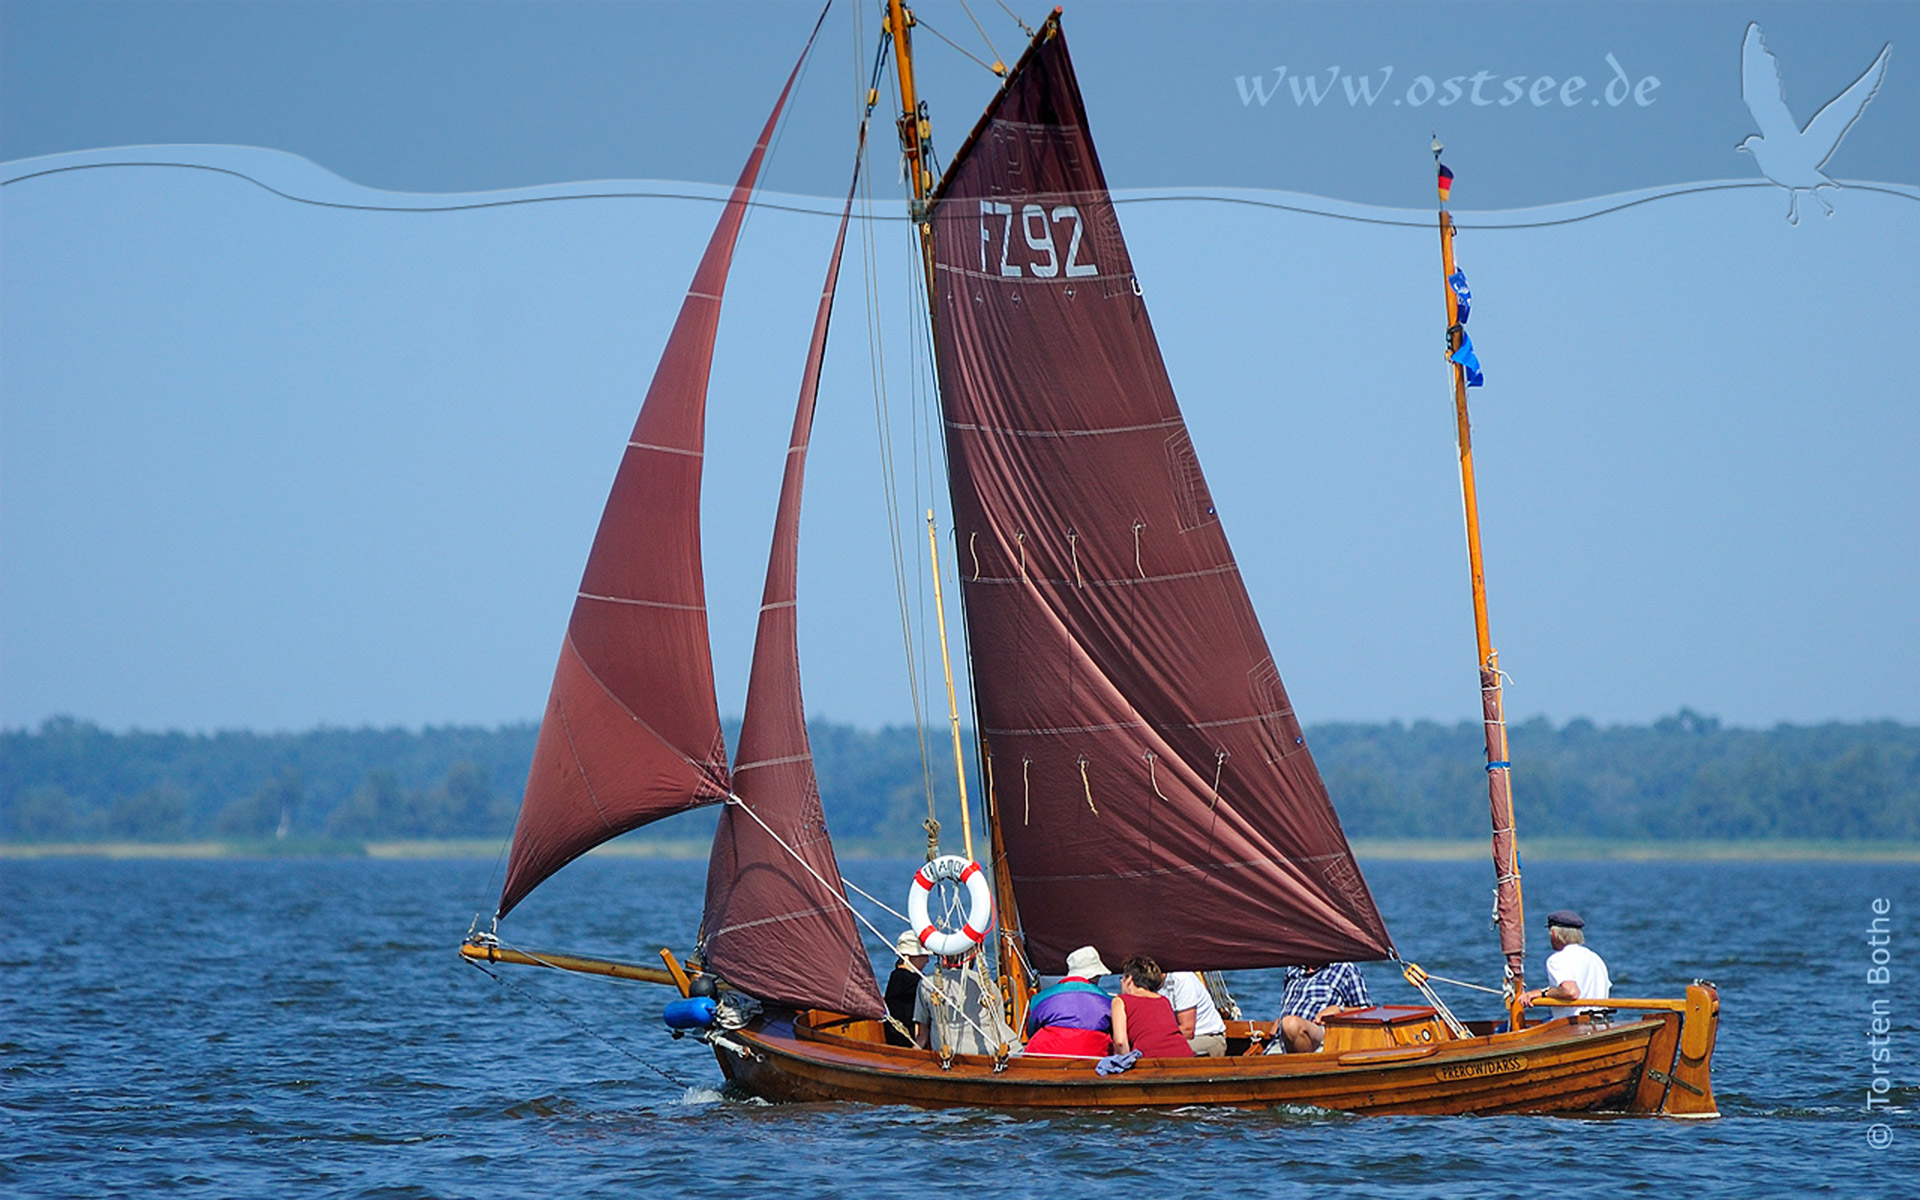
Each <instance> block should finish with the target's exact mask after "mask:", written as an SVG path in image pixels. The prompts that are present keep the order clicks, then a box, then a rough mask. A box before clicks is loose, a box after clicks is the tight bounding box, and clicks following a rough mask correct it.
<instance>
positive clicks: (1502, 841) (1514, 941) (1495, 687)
mask: <svg viewBox="0 0 1920 1200" xmlns="http://www.w3.org/2000/svg"><path fill="white" fill-rule="evenodd" d="M1441 149H1442V147H1441V145H1440V139H1439V137H1437V136H1436V137H1435V138H1434V139H1433V161H1434V166H1435V167H1436V168H1438V169H1439V170H1441V171H1445V168H1444V167H1442V166H1440V151H1441ZM1442 178H1443V181H1450V180H1451V178H1452V177H1451V175H1444V176H1443V177H1442ZM1453 232H1454V230H1453V214H1452V213H1450V212H1448V211H1447V198H1446V194H1445V193H1444V192H1443V193H1442V194H1441V197H1440V270H1441V291H1442V292H1443V293H1444V294H1445V297H1446V306H1447V308H1446V312H1447V356H1448V360H1449V361H1448V366H1450V367H1451V368H1452V372H1453V412H1454V423H1455V426H1456V428H1457V430H1458V434H1459V442H1460V496H1461V502H1462V507H1463V508H1464V510H1465V515H1466V525H1467V559H1468V564H1469V567H1470V570H1471V572H1472V576H1473V632H1474V637H1475V639H1476V642H1477V645H1478V648H1479V659H1478V664H1479V671H1480V700H1481V715H1482V719H1483V721H1484V723H1485V728H1486V745H1487V803H1488V807H1489V812H1490V815H1491V817H1492V823H1493V870H1494V879H1495V885H1494V894H1495V899H1494V906H1495V907H1494V912H1495V918H1496V920H1497V921H1498V923H1499V926H1500V952H1501V954H1502V955H1504V956H1505V958H1506V988H1507V1006H1508V1013H1509V1015H1510V1016H1511V1018H1512V1020H1513V1024H1514V1028H1516V1029H1517V1028H1519V1027H1520V1024H1521V1021H1522V1015H1523V1011H1524V1010H1523V1006H1522V1005H1521V1004H1520V993H1521V992H1522V991H1523V990H1525V988H1526V952H1527V939H1526V916H1525V910H1524V906H1523V904H1522V900H1521V893H1520V847H1519V842H1518V840H1517V838H1516V836H1515V833H1514V822H1513V784H1512V762H1511V760H1510V759H1509V758H1508V755H1507V721H1506V711H1505V708H1504V707H1503V704H1502V699H1501V694H1500V652H1499V651H1498V650H1496V649H1494V646H1493V636H1492V634H1491V633H1490V632H1489V630H1488V625H1487V578H1486V567H1485V564H1484V562H1483V561H1482V560H1481V557H1480V502H1479V497H1478V494H1477V493H1476V491H1475V488H1474V480H1473V433H1472V430H1471V429H1470V427H1469V425H1468V421H1467V371H1466V367H1465V366H1464V365H1462V364H1461V363H1458V362H1455V361H1452V359H1453V355H1454V353H1455V352H1456V351H1457V350H1459V349H1460V346H1461V343H1462V340H1463V339H1464V338H1465V336H1466V334H1465V330H1464V329H1463V328H1462V323H1461V320H1460V297H1459V296H1458V294H1456V293H1455V291H1454V288H1453V282H1452V280H1453V275H1454V270H1455V268H1454V263H1453Z"/></svg>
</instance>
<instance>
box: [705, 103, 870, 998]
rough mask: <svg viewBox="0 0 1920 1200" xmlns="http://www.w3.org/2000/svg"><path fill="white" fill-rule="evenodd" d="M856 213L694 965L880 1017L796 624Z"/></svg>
mask: <svg viewBox="0 0 1920 1200" xmlns="http://www.w3.org/2000/svg"><path fill="white" fill-rule="evenodd" d="M863 140H864V138H863ZM856 178H857V176H856ZM852 211H853V193H852V192H851V191H849V192H848V193H847V203H846V207H845V208H843V209H842V210H841V213H840V233H839V236H838V237H836V238H835V239H834V243H833V260H832V262H831V263H830V264H829V265H828V267H827V279H826V284H825V286H824V287H823V289H822V290H821V293H820V307H819V310H818V312H817V313H816V314H815V316H814V321H813V343H812V345H811V346H810V347H809V348H808V350H807V365H806V370H805V372H804V374H803V375H802V376H801V381H800V399H799V402H798V404H797V405H796V407H795V411H794V414H793V436H792V438H790V439H789V443H788V446H787V466H786V473H785V475H784V476H783V477H782V479H781V482H780V507H779V510H778V512H777V514H776V516H775V518H774V528H773V549H772V552H771V553H770V554H769V556H768V560H767V583H766V589H765V591H764V592H763V593H762V595H761V601H760V628H759V632H758V634H757V636H756V638H755V640H754V645H753V671H752V674H751V675H750V676H749V677H748V682H747V707H746V714H745V716H744V717H743V718H742V719H741V724H740V753H739V758H738V760H737V761H736V763H735V764H734V768H733V790H734V795H735V801H734V802H732V803H729V804H728V805H727V806H726V808H725V809H723V810H722V811H721V813H720V827H719V829H718V830H717V831H716V832H715V834H714V838H713V856H712V859H711V861H710V862H709V864H708V867H707V903H706V914H705V918H704V920H703V922H702V931H703V932H702V939H701V946H700V953H701V957H702V959H703V960H704V961H705V963H706V965H707V967H708V969H710V970H713V971H716V972H718V973H719V975H720V976H721V977H722V978H723V979H725V980H726V981H727V982H728V983H730V984H732V985H733V986H735V987H737V988H741V989H743V990H745V991H747V992H749V993H751V994H752V995H754V996H757V997H759V998H760V999H762V1000H768V1001H773V1002H775V1003H779V1004H791V1005H794V1006H795V1007H799V1008H810V1007H822V1008H828V1009H832V1010H833V1011H835V1012H843V1013H851V1014H854V1015H857V1016H864V1017H879V1016H880V1015H881V1014H882V1013H883V1012H885V1010H886V1005H885V1003H884V1002H883V1001H882V1000H881V998H880V987H879V984H878V982H877V981H876V980H875V979H874V977H873V966H872V964H871V963H870V962H868V960H867V954H866V951H865V949H864V948H862V946H861V944H860V932H859V930H858V929H856V928H855V927H854V924H853V915H852V913H851V911H850V910H849V909H848V908H847V903H846V898H845V897H846V889H845V887H844V886H843V885H842V884H841V882H840V867H839V864H838V863H837V862H836V861H835V860H834V856H833V844H832V842H830V841H829V840H828V838H827V821H826V815H825V813H824V812H823V811H822V809H821V807H820V786H819V783H818V781H817V780H816V779H815V778H814V773H813V751H812V748H811V747H810V746H809V745H808V743H807V725H806V711H805V706H804V705H803V704H802V702H801V696H800V650H799V644H798V639H797V628H796V620H795V594H796V579H797V575H798V570H799V543H800V492H801V488H802V486H803V484H804V481H805V476H806V467H807V441H808V438H809V437H810V435H811V433H812V430H813V407H814V397H815V396H816V394H817V393H818V391H819V388H820V365H821V361H822V359H823V358H824V357H825V354H826V347H827V324H828V321H829V319H830V318H831V316H832V314H833V295H834V287H835V284H836V283H837V281H838V279H839V274H840V253H841V251H842V250H843V249H844V248H845V246H846V240H847V220H848V217H849V216H850V215H851V214H852ZM783 843H784V845H783Z"/></svg>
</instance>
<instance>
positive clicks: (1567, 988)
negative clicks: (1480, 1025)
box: [1521, 908, 1613, 1012]
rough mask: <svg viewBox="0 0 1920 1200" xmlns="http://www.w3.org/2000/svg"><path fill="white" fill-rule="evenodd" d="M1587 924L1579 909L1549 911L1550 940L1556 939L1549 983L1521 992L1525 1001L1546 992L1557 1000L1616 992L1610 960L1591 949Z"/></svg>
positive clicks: (1550, 957) (1592, 997)
mask: <svg viewBox="0 0 1920 1200" xmlns="http://www.w3.org/2000/svg"><path fill="white" fill-rule="evenodd" d="M1586 928H1587V923H1586V922H1585V921H1583V920H1581V919H1580V914H1579V913H1576V912H1570V911H1568V910H1567V909H1564V908H1563V909H1560V910H1558V911H1557V912H1550V913H1548V914H1547V940H1548V941H1550V942H1552V943H1553V953H1552V954H1550V955H1548V956H1547V986H1546V987H1544V988H1538V989H1531V990H1528V991H1527V992H1525V993H1523V994H1522V995H1521V999H1522V1001H1524V1002H1525V1003H1527V1004H1532V1003H1533V1002H1534V1001H1535V1000H1538V999H1539V998H1540V997H1542V996H1545V997H1547V998H1549V999H1553V1000H1605V999H1607V998H1608V997H1609V996H1611V995H1613V980H1612V979H1611V978H1610V977H1609V976H1608V975H1607V964H1606V962H1605V961H1604V960H1603V959H1601V957H1600V956H1599V955H1598V954H1595V953H1594V952H1593V951H1591V950H1589V949H1587V945H1586V942H1587V934H1586ZM1580 1011H1581V1012H1594V1011H1596V1010H1595V1009H1594V1008H1582V1009H1581V1010H1580Z"/></svg>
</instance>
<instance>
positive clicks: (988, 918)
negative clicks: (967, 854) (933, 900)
mask: <svg viewBox="0 0 1920 1200" xmlns="http://www.w3.org/2000/svg"><path fill="white" fill-rule="evenodd" d="M943 879H949V880H952V881H954V882H955V883H958V884H959V885H960V886H962V887H964V888H966V889H967V920H966V923H965V924H964V925H962V926H961V927H960V928H959V929H957V930H952V931H948V930H945V929H941V928H940V927H939V926H937V925H935V924H934V923H933V920H932V918H930V917H929V916H928V915H927V897H928V896H930V895H932V894H933V885H934V884H936V883H938V882H940V881H941V880H943ZM907 921H908V923H909V924H911V925H912V926H913V928H914V932H915V933H917V934H919V935H920V944H921V945H922V946H925V947H926V948H927V953H929V954H937V955H939V956H940V957H942V958H955V957H958V956H960V955H962V954H966V953H968V952H970V951H971V950H973V949H974V948H975V947H977V946H979V945H981V944H982V943H984V942H985V941H986V940H987V932H988V931H989V930H991V929H992V928H993V890H992V889H991V888H989V887H988V886H987V873H986V872H985V871H982V870H981V869H980V864H979V863H977V862H974V861H973V860H972V859H968V858H962V857H960V856H959V855H958V854H947V855H942V856H941V857H939V858H936V859H934V860H933V861H932V862H930V863H928V864H927V865H926V866H924V867H921V868H920V869H919V870H918V871H916V872H914V876H913V886H912V887H910V888H908V889H907Z"/></svg>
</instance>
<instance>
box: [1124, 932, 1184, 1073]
mask: <svg viewBox="0 0 1920 1200" xmlns="http://www.w3.org/2000/svg"><path fill="white" fill-rule="evenodd" d="M1166 979H1167V973H1166V972H1165V971H1162V970H1161V969H1160V964H1159V963H1157V962H1154V961H1153V960H1152V959H1150V958H1146V957H1144V956H1142V955H1138V954H1136V955H1134V956H1133V957H1132V958H1129V959H1128V960H1127V961H1126V962H1125V963H1124V964H1122V966H1121V967H1120V994H1119V995H1118V996H1115V997H1114V998H1113V1052H1114V1053H1115V1054H1125V1053H1126V1052H1127V1051H1129V1050H1138V1051H1139V1052H1140V1055H1141V1057H1143V1058H1192V1057H1193V1047H1192V1046H1189V1045H1188V1044H1187V1039H1186V1038H1184V1037H1182V1036H1180V1023H1179V1021H1177V1020H1175V1019H1174V1015H1173V1005H1171V1004H1169V1003H1167V998H1166V997H1165V996H1162V995H1161V994H1160V985H1161V984H1162V983H1165V982H1166Z"/></svg>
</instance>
